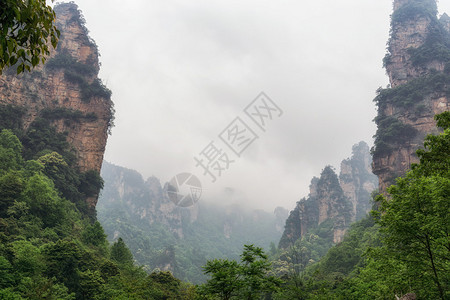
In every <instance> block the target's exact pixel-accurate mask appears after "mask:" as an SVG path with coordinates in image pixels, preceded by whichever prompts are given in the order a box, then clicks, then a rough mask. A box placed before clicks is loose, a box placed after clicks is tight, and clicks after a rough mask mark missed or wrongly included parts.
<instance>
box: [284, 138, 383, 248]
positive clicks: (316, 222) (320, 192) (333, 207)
mask: <svg viewBox="0 0 450 300" xmlns="http://www.w3.org/2000/svg"><path fill="white" fill-rule="evenodd" d="M371 162H372V161H371V157H370V153H369V146H367V144H366V143H364V142H361V143H359V144H357V145H355V146H353V155H352V157H351V158H349V159H346V160H344V161H342V164H341V173H340V175H339V179H338V176H337V175H336V173H335V172H334V171H333V169H332V168H331V167H329V166H328V167H326V168H325V169H324V170H323V171H322V174H321V176H320V178H317V177H314V178H313V179H312V180H311V184H310V187H309V188H310V193H309V196H308V197H307V198H304V199H302V200H300V201H299V202H297V206H296V207H295V209H294V210H293V211H291V213H290V215H289V217H288V219H287V220H286V226H285V230H284V233H283V236H282V238H281V240H280V243H279V248H281V249H286V248H288V247H289V246H291V245H293V244H294V243H295V241H296V240H298V239H301V238H302V237H304V236H306V235H307V234H309V233H310V232H311V231H312V230H316V231H317V230H319V231H322V232H323V233H324V238H325V239H328V238H331V239H332V242H333V243H339V242H340V241H342V238H343V237H344V234H345V232H346V230H347V228H348V227H349V225H350V223H351V222H352V221H355V220H359V219H361V218H362V217H364V216H365V215H366V214H367V212H368V211H369V210H370V208H371V204H370V200H371V195H370V194H371V192H372V191H374V190H375V189H376V188H377V178H376V176H374V175H373V174H372V172H371V169H370V164H371Z"/></svg>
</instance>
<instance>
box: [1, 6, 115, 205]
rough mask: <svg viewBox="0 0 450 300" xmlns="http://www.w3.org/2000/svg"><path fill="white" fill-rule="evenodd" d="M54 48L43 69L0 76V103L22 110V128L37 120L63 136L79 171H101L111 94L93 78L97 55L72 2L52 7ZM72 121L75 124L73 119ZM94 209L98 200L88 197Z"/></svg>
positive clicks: (95, 73)
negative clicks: (46, 122)
mask: <svg viewBox="0 0 450 300" xmlns="http://www.w3.org/2000/svg"><path fill="white" fill-rule="evenodd" d="M55 12H56V16H57V20H56V23H57V27H58V29H59V30H60V31H61V37H60V41H59V45H58V47H57V49H56V50H53V51H51V55H50V57H48V58H47V64H46V65H45V66H42V65H40V66H38V67H37V68H36V69H35V70H34V71H33V72H31V73H29V74H23V75H20V76H16V75H14V71H13V70H7V71H6V72H5V73H4V75H2V76H1V77H0V105H12V106H15V107H21V108H23V109H24V111H25V113H24V115H23V119H22V124H23V126H24V130H26V129H27V128H28V126H30V124H31V123H32V122H33V121H34V120H36V118H38V117H44V118H48V119H50V120H51V123H52V125H53V126H55V127H56V129H57V131H58V132H66V133H67V140H68V142H69V143H70V144H71V145H72V146H73V147H74V149H75V154H76V157H77V158H78V166H79V169H80V171H81V172H84V171H88V170H95V171H97V172H100V168H101V166H102V161H103V154H104V151H105V146H106V140H107V136H108V129H109V128H110V126H111V122H112V119H113V106H112V102H111V100H110V92H109V90H107V89H106V88H105V87H104V86H103V84H102V83H101V81H100V80H99V79H98V78H97V74H98V71H99V62H98V51H97V46H96V45H95V43H94V42H93V41H92V40H91V39H90V38H89V36H88V32H87V29H86V28H85V27H84V20H83V18H82V16H81V13H80V12H79V11H78V8H77V6H76V5H75V4H73V3H66V4H59V5H57V6H56V7H55ZM75 119H76V120H75ZM87 201H88V203H89V205H90V206H91V207H95V205H96V202H97V199H96V197H91V198H89V199H87Z"/></svg>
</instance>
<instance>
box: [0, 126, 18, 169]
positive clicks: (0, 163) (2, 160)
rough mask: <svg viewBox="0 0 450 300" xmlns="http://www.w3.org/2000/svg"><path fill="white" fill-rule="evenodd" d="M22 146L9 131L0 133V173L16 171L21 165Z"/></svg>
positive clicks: (5, 130)
mask: <svg viewBox="0 0 450 300" xmlns="http://www.w3.org/2000/svg"><path fill="white" fill-rule="evenodd" d="M21 152H22V144H21V143H20V141H19V139H18V138H17V136H15V135H14V133H13V132H12V131H11V130H8V129H4V130H2V132H1V133H0V173H2V171H3V172H5V171H8V170H10V169H13V170H17V169H18V168H19V166H20V165H21V164H22V163H23V159H22V154H21Z"/></svg>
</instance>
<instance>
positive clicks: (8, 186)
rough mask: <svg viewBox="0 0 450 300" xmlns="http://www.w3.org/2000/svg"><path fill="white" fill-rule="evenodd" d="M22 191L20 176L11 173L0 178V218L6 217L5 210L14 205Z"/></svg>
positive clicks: (22, 184)
mask: <svg viewBox="0 0 450 300" xmlns="http://www.w3.org/2000/svg"><path fill="white" fill-rule="evenodd" d="M23 189H24V182H23V178H22V176H20V174H19V173H18V172H16V171H11V172H8V173H6V174H5V175H3V176H0V217H4V216H6V212H7V209H8V208H9V207H10V206H11V205H13V204H14V200H16V199H18V198H19V197H20V195H21V194H22V191H23Z"/></svg>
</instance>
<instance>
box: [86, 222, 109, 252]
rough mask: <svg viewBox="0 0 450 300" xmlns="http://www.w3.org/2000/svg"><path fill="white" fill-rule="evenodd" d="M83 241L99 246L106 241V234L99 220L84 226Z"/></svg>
mask: <svg viewBox="0 0 450 300" xmlns="http://www.w3.org/2000/svg"><path fill="white" fill-rule="evenodd" d="M82 239H83V242H84V243H86V244H91V245H94V246H101V245H104V244H105V243H106V234H105V232H104V231H103V227H102V225H100V222H99V221H95V223H94V224H92V225H88V226H86V228H85V229H84V231H83V234H82Z"/></svg>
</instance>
